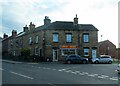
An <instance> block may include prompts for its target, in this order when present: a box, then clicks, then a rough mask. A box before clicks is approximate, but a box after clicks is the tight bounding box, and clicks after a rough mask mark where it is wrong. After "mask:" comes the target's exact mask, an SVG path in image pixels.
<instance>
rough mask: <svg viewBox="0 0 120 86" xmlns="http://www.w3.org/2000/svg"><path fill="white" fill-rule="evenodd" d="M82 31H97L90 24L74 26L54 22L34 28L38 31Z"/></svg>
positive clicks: (63, 22)
mask: <svg viewBox="0 0 120 86" xmlns="http://www.w3.org/2000/svg"><path fill="white" fill-rule="evenodd" d="M45 29H49V30H82V31H98V29H97V28H96V27H95V26H93V25H92V24H78V25H74V24H73V22H67V21H56V22H52V23H50V24H48V25H42V26H39V27H37V28H36V30H35V31H38V30H45Z"/></svg>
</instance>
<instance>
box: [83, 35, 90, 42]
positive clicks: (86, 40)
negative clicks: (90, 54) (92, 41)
mask: <svg viewBox="0 0 120 86" xmlns="http://www.w3.org/2000/svg"><path fill="white" fill-rule="evenodd" d="M83 41H84V43H88V42H89V34H83Z"/></svg>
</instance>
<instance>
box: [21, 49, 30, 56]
mask: <svg viewBox="0 0 120 86" xmlns="http://www.w3.org/2000/svg"><path fill="white" fill-rule="evenodd" d="M21 55H22V56H30V49H24V48H23V49H21Z"/></svg>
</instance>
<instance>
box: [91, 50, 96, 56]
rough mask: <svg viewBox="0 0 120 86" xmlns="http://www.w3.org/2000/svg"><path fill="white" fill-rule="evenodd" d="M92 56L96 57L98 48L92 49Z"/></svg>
mask: <svg viewBox="0 0 120 86" xmlns="http://www.w3.org/2000/svg"><path fill="white" fill-rule="evenodd" d="M92 58H96V50H95V49H92Z"/></svg>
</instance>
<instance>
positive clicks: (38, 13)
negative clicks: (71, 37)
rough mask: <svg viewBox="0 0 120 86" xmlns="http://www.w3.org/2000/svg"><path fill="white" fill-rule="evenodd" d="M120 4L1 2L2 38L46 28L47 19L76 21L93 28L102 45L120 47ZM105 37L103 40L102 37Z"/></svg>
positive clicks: (94, 0)
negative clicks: (31, 28) (107, 42)
mask: <svg viewBox="0 0 120 86" xmlns="http://www.w3.org/2000/svg"><path fill="white" fill-rule="evenodd" d="M119 1H120V0H4V1H3V0H0V19H1V21H0V36H1V37H3V34H4V33H6V34H8V35H9V36H10V35H11V32H12V30H13V29H14V30H17V33H19V32H22V31H23V27H24V26H25V25H27V26H28V25H29V24H30V22H33V23H34V24H35V25H36V27H38V26H41V25H43V23H44V22H43V20H44V17H45V16H49V18H50V19H51V21H52V22H54V21H73V18H74V17H75V15H76V14H77V16H78V18H79V20H78V21H79V24H93V25H94V26H95V27H96V28H97V29H98V30H99V31H98V41H99V42H100V41H104V40H110V41H111V42H112V43H113V44H115V45H116V47H118V2H119ZM101 35H102V36H101Z"/></svg>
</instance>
